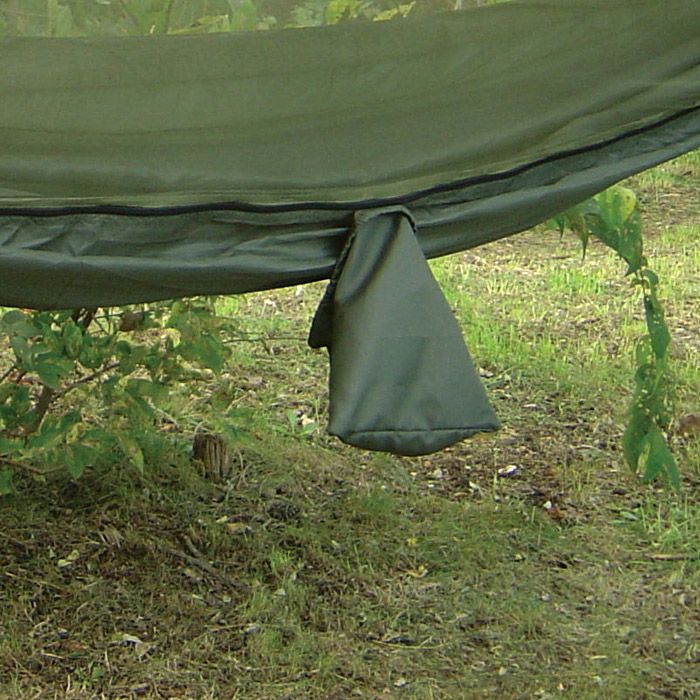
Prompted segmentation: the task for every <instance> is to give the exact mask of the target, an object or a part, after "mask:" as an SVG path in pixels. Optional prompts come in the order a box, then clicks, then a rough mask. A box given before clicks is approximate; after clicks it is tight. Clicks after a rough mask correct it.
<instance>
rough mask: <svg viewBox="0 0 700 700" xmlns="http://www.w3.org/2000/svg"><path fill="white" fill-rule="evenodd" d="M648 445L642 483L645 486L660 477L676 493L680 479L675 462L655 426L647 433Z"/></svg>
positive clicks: (663, 438) (662, 435)
mask: <svg viewBox="0 0 700 700" xmlns="http://www.w3.org/2000/svg"><path fill="white" fill-rule="evenodd" d="M648 444H649V453H648V454H647V460H646V469H645V471H644V476H642V481H643V482H644V483H645V484H646V483H649V482H650V481H652V480H653V479H655V478H656V477H657V476H659V475H660V476H661V478H662V479H663V481H664V483H665V484H669V485H671V486H672V487H673V489H674V490H676V491H678V490H679V489H680V479H679V477H678V469H677V468H676V461H675V460H674V459H673V455H672V454H671V451H670V450H669V449H668V445H667V444H666V439H665V437H664V434H663V433H662V432H661V431H660V430H659V429H658V428H657V427H656V426H654V427H653V428H652V429H651V430H650V431H649V436H648Z"/></svg>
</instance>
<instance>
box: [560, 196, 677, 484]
mask: <svg viewBox="0 0 700 700" xmlns="http://www.w3.org/2000/svg"><path fill="white" fill-rule="evenodd" d="M549 223H550V225H552V226H553V227H555V228H558V229H559V231H560V232H562V233H563V232H564V231H565V230H566V229H570V230H571V231H573V232H574V233H575V234H576V235H577V236H578V237H579V239H580V240H581V244H582V246H583V252H584V255H585V252H586V248H587V246H588V242H589V238H590V236H591V235H592V236H594V237H595V238H597V239H598V240H600V241H601V242H602V243H604V244H605V245H606V246H608V247H609V248H612V250H614V251H615V252H616V253H617V254H618V255H619V256H620V257H621V258H622V259H623V260H624V261H625V263H627V271H626V273H625V274H626V275H627V276H628V277H630V278H631V282H632V286H633V287H637V288H639V290H640V291H641V294H642V303H643V307H644V319H645V322H646V330H647V332H646V335H645V336H644V337H643V338H641V339H640V340H639V341H638V343H637V346H636V348H635V361H636V370H635V374H634V380H635V390H634V395H633V397H632V401H631V402H630V405H629V408H628V411H627V417H628V422H627V427H626V428H625V431H624V434H623V436H622V450H623V454H624V457H625V461H626V462H627V464H628V465H629V467H630V469H631V470H632V471H633V472H634V473H637V472H638V471H639V470H640V469H642V468H643V473H642V481H643V482H645V483H648V482H650V481H653V480H654V479H656V478H659V477H660V478H661V479H662V481H663V482H664V484H666V485H670V486H672V487H673V488H674V489H675V490H678V489H679V488H680V480H679V477H678V469H677V467H676V462H675V460H674V458H673V455H672V454H671V451H670V449H669V447H668V444H667V441H666V432H667V431H668V429H669V425H670V423H671V420H672V418H673V410H672V407H673V386H672V379H671V375H670V371H669V366H668V360H669V358H668V348H669V344H670V338H671V336H670V333H669V331H668V326H667V325H666V321H665V319H664V313H663V309H662V307H661V304H660V302H659V297H658V289H659V278H658V277H657V275H656V274H655V273H654V272H653V271H652V270H651V269H650V268H649V264H648V261H647V259H646V257H645V256H644V254H643V245H642V224H641V217H640V214H639V210H638V208H637V200H636V197H635V194H634V192H632V191H631V190H629V189H627V188H625V187H621V186H619V185H618V186H615V187H611V188H610V189H608V190H605V191H604V192H601V193H600V194H598V195H596V196H595V197H594V198H592V199H589V200H587V201H586V202H583V203H582V204H579V205H577V206H575V207H573V208H572V209H569V210H568V211H566V212H564V213H563V214H561V215H559V216H557V217H555V218H554V219H553V220H552V221H550V222H549Z"/></svg>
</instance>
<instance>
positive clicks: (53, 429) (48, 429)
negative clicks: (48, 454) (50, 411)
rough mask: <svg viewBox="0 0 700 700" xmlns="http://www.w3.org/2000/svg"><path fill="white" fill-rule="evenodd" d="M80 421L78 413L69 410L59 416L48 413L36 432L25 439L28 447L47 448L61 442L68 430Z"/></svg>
mask: <svg viewBox="0 0 700 700" xmlns="http://www.w3.org/2000/svg"><path fill="white" fill-rule="evenodd" d="M80 422H81V416H80V413H78V412H77V411H71V412H70V413H67V414H66V415H64V416H61V417H60V418H57V417H56V416H54V415H48V416H46V417H45V418H44V420H43V421H42V424H41V426H40V428H39V430H37V432H36V433H34V434H33V435H31V436H30V437H29V439H28V441H27V448H28V449H40V450H49V449H52V448H55V447H57V446H58V445H60V443H61V442H63V440H64V438H65V437H66V435H67V434H68V432H69V431H70V430H71V429H73V428H74V427H76V426H77V425H78V424H79V423H80Z"/></svg>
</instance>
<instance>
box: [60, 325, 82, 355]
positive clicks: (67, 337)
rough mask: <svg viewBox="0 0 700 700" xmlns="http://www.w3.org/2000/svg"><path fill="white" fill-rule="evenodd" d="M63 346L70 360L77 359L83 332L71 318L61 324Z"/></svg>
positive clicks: (80, 349)
mask: <svg viewBox="0 0 700 700" xmlns="http://www.w3.org/2000/svg"><path fill="white" fill-rule="evenodd" d="M63 347H64V348H65V351H66V355H67V356H68V357H69V358H70V359H72V360H76V359H78V357H79V356H80V352H81V351H82V349H83V332H82V330H81V329H80V326H78V325H77V324H76V323H74V322H73V321H72V320H71V321H68V322H67V323H65V324H64V325H63Z"/></svg>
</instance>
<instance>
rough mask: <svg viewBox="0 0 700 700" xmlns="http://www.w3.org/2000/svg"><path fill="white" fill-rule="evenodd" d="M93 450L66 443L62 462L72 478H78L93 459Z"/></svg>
mask: <svg viewBox="0 0 700 700" xmlns="http://www.w3.org/2000/svg"><path fill="white" fill-rule="evenodd" d="M94 457H95V450H93V449H92V448H90V447H88V446H86V445H78V444H72V445H68V446H67V447H66V450H65V457H64V459H63V463H64V464H65V466H66V471H67V472H68V473H69V474H70V475H71V476H72V477H73V478H74V479H78V478H79V477H81V476H82V474H83V472H84V471H85V467H87V466H88V465H90V464H91V463H92V462H93V461H94Z"/></svg>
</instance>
